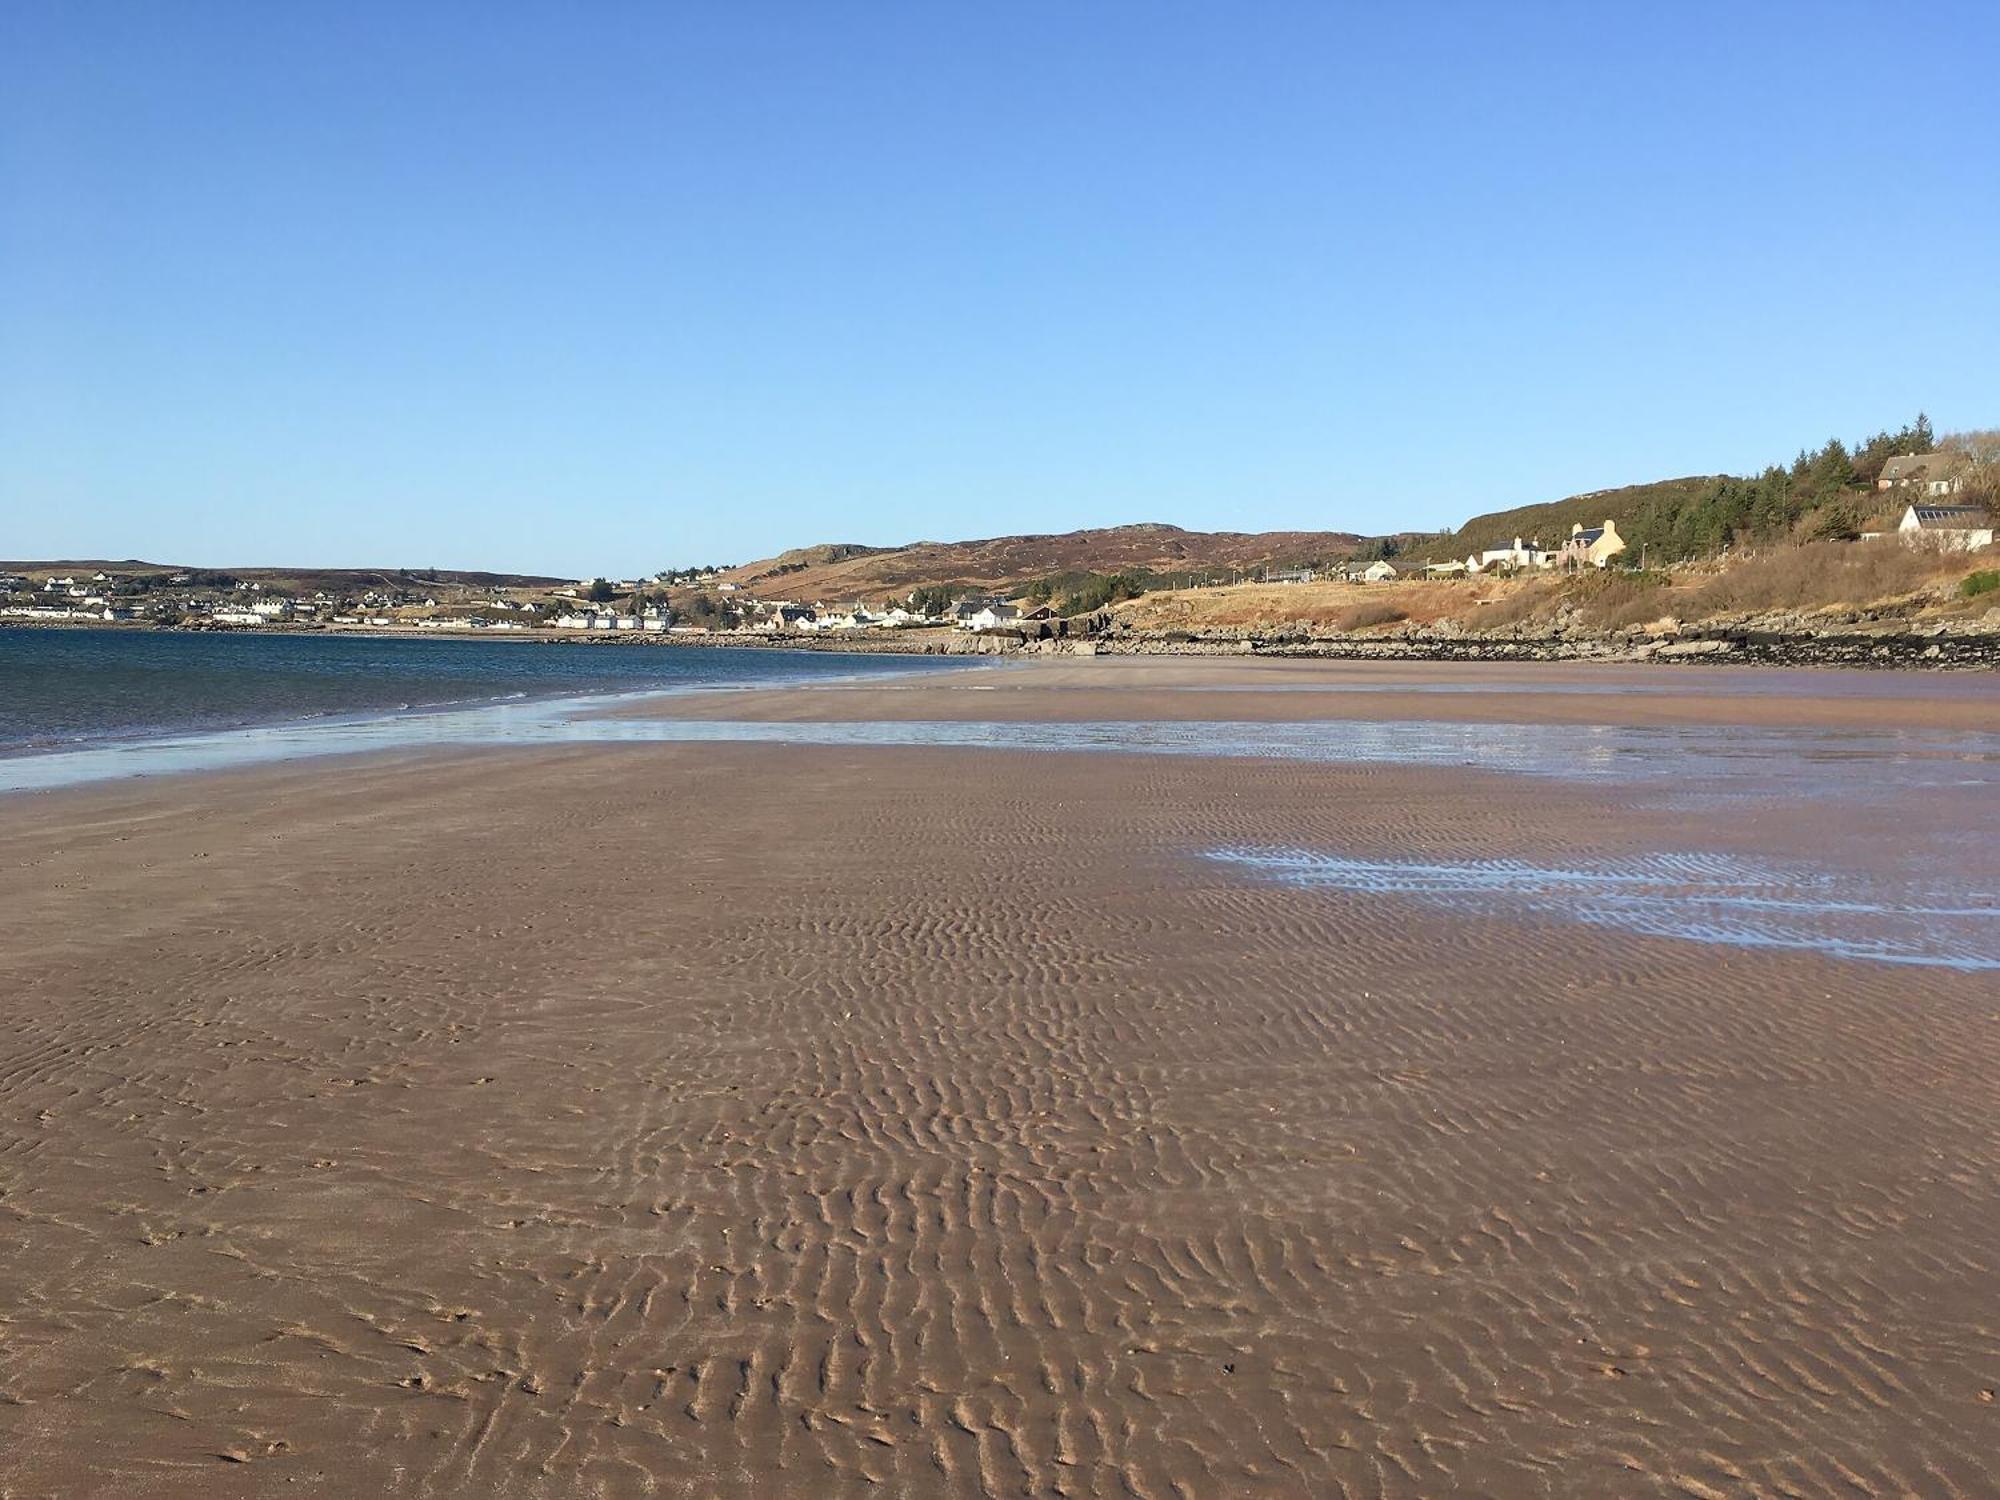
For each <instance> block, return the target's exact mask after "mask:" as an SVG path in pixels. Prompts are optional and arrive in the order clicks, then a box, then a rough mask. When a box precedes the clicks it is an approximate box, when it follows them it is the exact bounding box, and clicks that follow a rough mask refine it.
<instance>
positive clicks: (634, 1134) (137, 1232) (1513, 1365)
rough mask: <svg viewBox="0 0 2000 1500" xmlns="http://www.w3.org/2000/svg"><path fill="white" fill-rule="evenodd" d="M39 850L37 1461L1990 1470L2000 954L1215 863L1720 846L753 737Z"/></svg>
mask: <svg viewBox="0 0 2000 1500" xmlns="http://www.w3.org/2000/svg"><path fill="white" fill-rule="evenodd" d="M6 832H7V837H6V840H5V845H4V856H0V898H4V900H0V1225H4V1233H5V1235H6V1241H7V1246H8V1253H7V1254H6V1255H5V1256H4V1257H0V1320H3V1321H0V1494H5V1495H9V1496H29V1495H60V1496H84V1495H108V1494H117V1495H133V1496H151V1495H189V1494H200V1495H249V1494H301V1493H304V1494H335V1495H356V1496H360V1495H369V1496H373V1495H382V1494H392V1493H393V1494H411V1495H473V1494H479V1495H522V1496H571V1495H584V1496H589V1495H605V1496H623V1495H646V1496H652V1495H658V1496H689V1497H695V1496H700V1497H716V1496H721V1497H746V1500H747V1497H763V1496H848V1495H855V1496H859V1495H896V1496H926V1497H928V1496H940V1497H968V1500H969V1497H1000V1496H1035V1497H1040V1496H1050V1497H1054V1496H1073V1497H1086V1496H1088V1497H1098V1496H1101V1497H1113V1496H1117V1497H1141V1500H1197V1497H1212V1496H1280V1497H1300V1500H1305V1497H1312V1500H1321V1497H1332V1500H1338V1497H1356V1500H1359V1497H1390V1496H1396V1497H1418V1496H1439V1495H1454V1494H1456V1495H1481V1496H1487V1495H1491V1496H1552V1495H1561V1496H1665V1497H1716V1496H1732V1497H1733V1496H1756V1497H1771V1500H1777V1497H1797V1496H1823V1495H1824V1496H1832V1495H1839V1496H1876V1497H1890V1496H1913V1495H1914V1496H1926V1497H1945V1500H1973V1497H1982V1496H1992V1495H1993V1494H1995V1493H1996V1492H2000V1471H1996V1469H1995V1467H1994V1464H1995V1455H1996V1453H2000V1406H1996V1404H1995V1402H1994V1399H1993V1398H1994V1387H1995V1386H1996V1384H2000V1110H1996V1109H1995V1107H1994V1106H1995V1103H1996V1099H1995V1093H1994V1085H1993V1080H1994V1078H1995V1077H1996V1076H2000V1069H1996V1064H2000V995H1996V992H1995V989H1994V984H1993V980H1992V977H1991V976H1990V975H1986V974H1979V973H1960V972H1954V971H1951V970H1948V969H1939V968H1913V967H1911V968H1906V967H1894V966H1889V965H1881V964H1865V963H1850V962H1840V961H1835V960H1832V959H1828V958H1822V957H1819V956H1815V955H1813V954H1809V953H1796V952H1772V951H1748V950H1735V949H1719V948H1715V947H1706V946H1701V945H1697V944H1692V943H1687V942H1684V941H1679V940H1675V939H1671V938H1662V937H1651V936H1646V935H1643V934H1640V935H1634V934H1630V933H1626V932H1619V931H1613V930H1610V929H1604V928H1595V927H1590V926H1587V925H1580V924H1577V923H1574V922H1571V921H1566V920H1560V919H1556V918H1553V917H1549V916H1547V915H1546V914H1543V913H1539V912H1535V911H1525V910H1514V911H1507V912H1490V911H1489V912H1468V911H1452V912H1445V911H1442V910H1440V909H1439V908H1437V907H1435V906H1434V905H1432V904H1430V903H1428V902H1427V901H1426V900H1424V899H1421V898H1417V899H1413V898H1412V897H1411V896H1410V895H1409V894H1408V893H1407V892H1405V893H1398V892H1395V891H1382V890H1374V889H1350V888H1346V887H1343V886H1341V885H1340V884H1338V883H1333V884H1324V883H1315V884H1313V885H1312V887H1311V888H1293V887H1290V886H1286V885H1282V884H1270V883H1259V882H1254V881H1247V880H1245V879H1244V878H1242V873H1241V871H1239V870H1237V869H1233V868H1230V867H1227V866H1225V865H1223V864H1221V863H1218V862H1213V861H1205V860H1202V859H1200V858H1198V857H1195V856H1196V854H1197V853H1198V851H1199V850H1201V849H1204V848H1216V847H1234V848H1244V847H1251V848H1263V849H1272V848H1304V849H1348V850H1355V851H1359V852H1360V853H1362V854H1364V855H1366V856H1367V857H1371V858H1377V859H1385V858H1387V857H1389V854H1390V852H1391V851H1401V852H1402V853H1403V854H1404V855H1405V856H1421V857H1426V858H1430V859H1431V860H1433V861H1434V862H1450V861H1459V862H1464V861H1467V860H1481V859H1496V860H1497V859H1508V858H1523V857H1525V856H1526V855H1527V854H1528V853H1533V854H1534V856H1535V859H1536V860H1537V861H1538V862H1540V863H1543V864H1546V865H1547V866H1549V867H1550V868H1571V869H1574V868H1592V867H1594V866H1593V865H1592V862H1593V861H1617V860H1621V859H1633V858H1637V857H1638V855H1639V854H1640V853H1641V852H1642V851H1643V850H1644V849H1646V848H1649V847H1652V848H1657V847H1663V846H1667V845H1668V837H1669V834H1670V833H1678V834H1679V835H1680V836H1681V839H1682V840H1685V839H1687V838H1688V837H1689V829H1688V825H1687V823H1686V821H1685V819H1682V818H1679V817H1674V818H1672V819H1669V818H1668V816H1667V815H1665V814H1661V815H1657V821H1655V822H1653V823H1650V824H1649V823H1647V822H1646V821H1645V819H1644V818H1643V817H1638V816H1637V815H1633V814H1631V813H1629V812H1627V811H1624V810H1621V809H1619V808H1617V807H1616V806H1615V805H1614V804H1613V803H1611V802H1610V801H1609V800H1605V801H1592V800H1590V799H1589V798H1584V797H1574V798H1570V799H1569V800H1568V801H1567V802H1566V803H1565V807H1564V816H1563V818H1562V819H1560V820H1557V821H1553V822H1552V820H1551V819H1550V817H1549V807H1548V791H1547V787H1546V786H1545V785H1543V784H1540V783H1528V782H1522V781H1518V780H1503V779H1499V778H1495V779H1492V780H1490V781H1483V782H1481V781H1475V780H1468V779H1466V778H1455V779H1453V780H1452V781H1449V782H1441V781H1439V780H1437V779H1435V778H1429V779H1426V778H1425V777H1424V776H1422V775H1421V774H1413V773H1408V772H1402V771H1397V770H1394V769H1391V768H1386V767H1348V768H1340V767H1328V766H1315V765H1304V764H1294V763H1288V762H1282V761H1270V762H1263V763H1257V764H1254V765H1238V766H1228V765H1222V764H1219V763H1214V762H1204V761H1199V760H1195V759H1192V758H1174V757H1116V756H1104V755H1093V756H1067V757H1066V756H1020V755H1010V754H1005V753H997V752H972V751H958V752H949V753H945V752H938V751H933V750H923V749H890V748H879V747H859V748H847V749H833V750H812V749H806V748H801V747H795V746H794V747H786V746H743V745H737V746H633V747H628V748H624V749H603V748H576V749H570V750H563V751H557V752H542V753H538V754H535V755H532V756H517V757H513V758H494V757H491V756H487V757H483V758H468V759H466V760H464V761H462V762H458V763H449V762H436V761H432V762H426V763H408V764H397V763H385V762H368V763H366V764H365V765H363V766H358V767H357V766H349V767H344V768H340V769H337V770H332V771H329V770H327V769H325V768H323V767H308V766H291V767H285V768H280V769H277V770H265V771H259V772H255V773H250V774H246V775H243V776H238V777H233V778H230V779H229V780H228V781H227V782H226V783H217V784H216V785H215V786H213V787H210V788H207V789H202V788H200V787H197V786H195V785H194V784H183V786H182V789H181V790H179V791H178V792H173V793H171V794H169V793H167V792H162V791H152V792H147V791H141V790H134V789H131V788H120V789H115V790H106V791H98V792H93V793H90V794H88V795H86V796H80V797H75V798H72V799H70V800H68V801H67V802H65V803H62V804H55V805H48V806H43V807H39V808H37V809H33V810H30V811H20V810H18V809H17V810H16V811H15V812H14V813H13V814H12V816H11V820H10V822H9V823H8V825H7V830H6ZM1717 832H1718V836H1720V831H1717ZM1679 842H1680V841H1679V840H1676V841H1675V843H1676V844H1678V843H1679Z"/></svg>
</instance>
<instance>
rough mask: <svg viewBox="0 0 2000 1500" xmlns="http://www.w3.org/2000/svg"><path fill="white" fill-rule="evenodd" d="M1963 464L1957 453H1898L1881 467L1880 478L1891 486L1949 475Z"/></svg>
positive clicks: (1960, 455)
mask: <svg viewBox="0 0 2000 1500" xmlns="http://www.w3.org/2000/svg"><path fill="white" fill-rule="evenodd" d="M1964 462H1965V459H1964V456H1963V455H1962V454H1957V453H1899V454H1897V455H1896V456H1895V457H1894V458H1892V459H1890V460H1889V461H1888V462H1887V463H1885V464H1884V465H1882V477H1883V478H1884V479H1885V480H1888V481H1889V482H1890V483H1892V484H1897V483H1901V482H1902V481H1904V480H1909V479H1925V478H1931V477H1935V476H1938V475H1943V474H1949V473H1951V472H1952V470H1954V469H1956V468H1958V467H1959V465H1961V464H1962V463H1964Z"/></svg>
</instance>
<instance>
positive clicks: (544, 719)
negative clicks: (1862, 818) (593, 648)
mask: <svg viewBox="0 0 2000 1500" xmlns="http://www.w3.org/2000/svg"><path fill="white" fill-rule="evenodd" d="M651 696H654V695H652V694H636V695H624V696H623V697H616V698H609V699H607V698H604V697H598V698H588V699H576V698H568V699H551V700H547V701H543V702H523V703H506V704H498V705H494V706H491V707H484V708H478V709H470V710H454V711H448V712H439V713H429V714H413V715H400V716H393V717H386V718H372V719H363V720H356V721H336V720H321V721H315V722H309V723H290V724H274V725H263V726H258V727H254V728H250V729H243V730H231V731H224V732H216V733H205V734H192V735H180V736H174V737H169V738H162V739H153V740H145V741H136V742H131V743H117V744H107V745H94V746H89V747H85V748H79V749H71V750H61V751H54V752H50V753H47V754H42V755H33V756H18V757H13V758H8V759H0V791H38V790H49V789H53V788H56V787H64V786H76V785H82V784H86V783H90V782H98V781H105V780H112V779H118V778H123V777H131V776H148V775H161V774H168V773H173V772H184V771H197V770H212V769H226V768H232V767H243V766H251V765H261V764H266V763H270V762H274V761H282V760H291V759H296V758H300V757H305V756H317V755H342V754H354V753H358V752H363V751H371V750H388V749H409V748H422V747H431V746H435V747H448V746H471V747H478V746H492V747H508V746H512V747H526V746H538V745H574V744H684V743H691V742H692V743H750V744H781V745H822V746H829V747H837V746H924V747H942V748H959V749H990V750H1026V751H1068V752H1091V751H1095V752H1114V753H1123V754H1143V755H1199V756H1224V757H1240V758H1251V759H1280V760H1296V761H1311V762H1321V763H1327V764H1338V763H1343V762H1355V763H1372V764H1389V765H1406V766H1436V767H1460V768H1466V769H1473V770H1480V771H1497V772H1507V773H1513V774H1519V775H1530V776H1542V777H1552V778H1559V779H1564V780H1575V781H1584V782H1616V783H1619V784H1622V785H1627V786H1631V787H1633V788H1635V789H1636V790H1638V791H1640V792H1642V793H1643V794H1644V795H1646V796H1648V797H1649V798H1651V799H1652V800H1654V801H1656V802H1658V801H1670V802H1671V801H1682V800H1686V799H1690V798H1692V799H1698V800H1701V801H1704V802H1706V801H1714V800H1721V799H1726V798H1730V797H1760V796H1777V797H1789V796H1796V795H1807V794H1810V795H1813V796H1830V795H1839V796H1843V797H1850V798H1854V797H1868V796H1871V795H1873V794H1877V793H1883V794H1886V793H1888V792H1891V791H1893V792H1895V793H1898V794H1902V793H1907V792H1909V791H1911V790H1913V789H1925V788H1928V789H1936V790H1944V789H1951V788H1965V789H1968V790H1971V789H1982V790H1983V789H1986V788H1990V787H1991V786H1992V785H1994V784H1995V783H1996V782H2000V734H1988V733H1977V732H1968V731H1951V730H1936V729H1910V730H1900V731H1878V730H1851V729H1801V728H1762V727H1749V726H1743V725H1675V726H1646V725H1612V724H1546V723H1543V724H1488V723H1452V722H1441V721H1434V720H1419V719H1389V720H1337V721H1324V722H1269V721H1233V720H1210V721H1185V722H1154V721H1108V720H1107V721H1098V722H1080V723H1032V722H1006V721H960V722H950V721H908V722H845V723H843V722H829V723H800V722H783V723H777V722H766V721H760V720H688V719H671V718H660V719H654V718H611V717H605V716H603V715H602V713H601V710H603V709H604V708H605V706H606V704H607V703H608V702H624V701H632V700H634V699H645V698H648V697H651Z"/></svg>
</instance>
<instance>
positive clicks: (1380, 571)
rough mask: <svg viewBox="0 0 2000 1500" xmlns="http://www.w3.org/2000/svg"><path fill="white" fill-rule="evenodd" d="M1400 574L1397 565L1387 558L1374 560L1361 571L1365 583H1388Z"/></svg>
mask: <svg viewBox="0 0 2000 1500" xmlns="http://www.w3.org/2000/svg"><path fill="white" fill-rule="evenodd" d="M1400 576H1401V575H1400V574H1398V573H1397V571H1396V565H1395V564H1394V563H1392V562H1390V561H1389V560H1388V559H1387V558H1382V559H1379V560H1378V561H1375V562H1372V563H1370V564H1369V565H1368V566H1367V567H1366V568H1364V569H1362V571H1361V581H1362V582H1363V583H1387V582H1388V581H1389V580H1390V579H1391V578H1397V577H1400Z"/></svg>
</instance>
